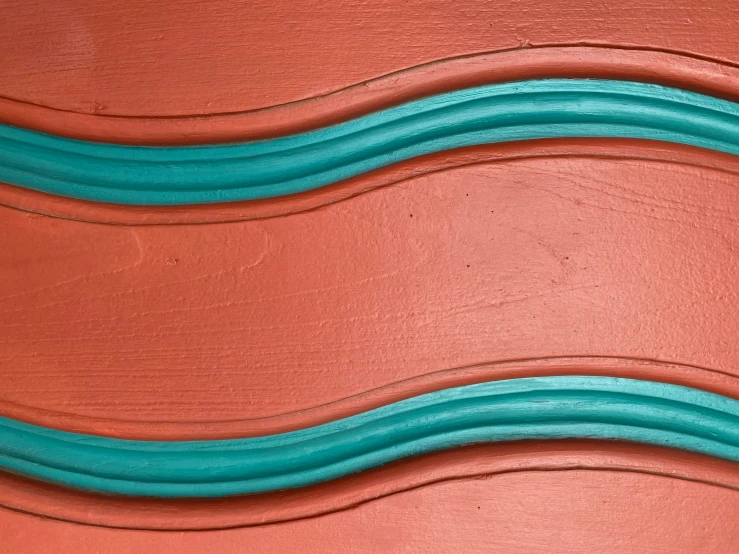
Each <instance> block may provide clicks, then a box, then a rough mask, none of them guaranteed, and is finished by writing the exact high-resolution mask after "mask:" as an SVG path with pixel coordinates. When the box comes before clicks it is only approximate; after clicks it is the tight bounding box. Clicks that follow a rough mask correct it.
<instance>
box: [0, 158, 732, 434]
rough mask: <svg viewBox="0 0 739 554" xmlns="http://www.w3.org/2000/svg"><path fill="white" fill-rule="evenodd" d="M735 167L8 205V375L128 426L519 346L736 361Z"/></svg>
mask: <svg viewBox="0 0 739 554" xmlns="http://www.w3.org/2000/svg"><path fill="white" fill-rule="evenodd" d="M735 182H736V178H735V177H734V176H733V175H731V174H727V173H724V172H721V171H714V170H707V169H702V168H701V169H699V168H694V167H691V166H682V165H674V164H665V163H661V162H645V161H640V160H634V161H629V160H604V159H581V158H571V159H557V160H551V159H531V160H519V161H511V162H503V163H499V164H480V165H472V166H469V167H465V168H460V169H457V170H454V171H452V172H445V173H436V174H431V175H426V176H421V177H417V178H415V179H412V180H409V181H405V182H403V183H401V184H398V185H395V186H392V187H386V188H382V189H378V190H375V191H373V192H371V193H368V194H365V195H362V196H359V197H355V198H353V199H351V200H349V201H347V202H343V203H338V204H333V205H330V206H326V207H324V208H321V209H317V210H313V211H308V212H303V213H300V214H295V215H291V216H290V217H286V218H273V219H268V220H262V221H248V222H241V223H232V224H223V225H214V226H164V227H128V228H126V227H115V226H105V225H92V224H88V223H81V222H73V221H66V220H61V219H56V218H49V217H43V216H38V215H34V214H24V213H21V212H18V211H15V210H10V209H6V208H4V209H3V211H2V219H3V226H2V232H3V233H4V234H5V238H4V242H5V244H7V245H9V246H8V247H6V248H4V249H3V251H2V254H1V255H2V257H3V261H2V264H3V267H4V268H5V269H4V271H3V273H2V278H3V285H2V288H3V292H4V294H3V297H2V307H3V309H2V312H1V315H0V317H1V318H2V320H1V324H2V334H3V336H4V338H5V340H4V342H3V345H2V347H1V348H0V366H1V367H2V368H3V379H4V381H3V382H4V386H3V390H2V397H3V400H4V401H5V402H8V403H15V404H23V405H26V406H31V407H33V408H37V409H39V410H50V411H53V412H62V413H71V414H76V415H82V416H87V417H93V418H101V419H106V420H109V421H110V425H109V426H106V427H105V429H106V430H105V431H104V432H105V433H106V434H117V433H125V432H126V431H125V430H124V428H121V429H117V428H116V424H115V421H116V420H123V421H135V422H140V423H141V424H142V427H141V428H143V427H146V426H149V427H151V426H154V425H153V424H155V423H156V422H164V423H168V422H174V423H177V422H179V423H182V422H187V423H200V424H204V427H201V429H202V428H206V429H207V428H208V427H210V428H211V429H212V428H214V427H217V422H220V421H224V420H243V419H251V418H262V417H267V416H274V415H277V414H282V413H285V412H293V411H296V410H303V409H307V408H312V407H315V406H319V405H322V404H325V403H327V402H333V401H336V400H339V399H342V398H347V397H350V396H353V395H357V394H361V393H364V392H366V391H368V390H371V389H375V388H377V387H381V386H385V385H389V384H391V383H395V382H398V381H402V380H406V379H410V378H413V377H418V376H421V375H425V374H429V373H433V372H438V371H441V370H447V369H453V368H460V367H465V366H472V365H476V364H486V363H491V362H496V361H504V360H512V359H521V358H537V357H551V356H571V355H585V356H592V355H595V356H603V355H606V356H621V357H628V358H639V359H662V360H667V361H674V362H678V363H682V364H687V365H693V366H699V367H709V368H713V369H716V370H719V371H722V372H724V373H727V374H729V375H736V371H737V364H736V361H737V352H736V341H735V333H734V330H735V326H736V321H737V317H738V314H737V302H736V296H737V292H738V291H737V290H736V287H737V282H736V279H734V275H735V274H736V271H737V267H736V265H737V256H736V241H737V239H738V238H739V237H737V236H736V234H737V231H736V220H737V214H736V213H735V212H736V208H735V207H736V206H739V198H737V188H736V186H735ZM706 245H710V248H707V247H706ZM147 422H148V423H147ZM129 429H130V427H129ZM185 432H187V431H185ZM208 432H209V431H205V433H206V434H207V433H208Z"/></svg>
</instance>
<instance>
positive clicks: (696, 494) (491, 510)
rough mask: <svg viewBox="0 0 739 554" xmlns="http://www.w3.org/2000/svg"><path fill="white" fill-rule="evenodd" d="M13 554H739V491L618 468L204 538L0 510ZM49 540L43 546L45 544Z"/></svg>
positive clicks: (442, 489) (440, 494) (516, 476)
mask: <svg viewBox="0 0 739 554" xmlns="http://www.w3.org/2000/svg"><path fill="white" fill-rule="evenodd" d="M0 517H1V518H2V519H1V520H0V521H1V522H2V524H0V540H2V544H3V547H4V548H7V549H8V551H9V552H19V551H20V552H28V553H29V554H32V553H35V552H39V553H42V552H48V550H49V545H53V547H54V549H55V550H56V551H57V552H76V553H80V554H84V553H93V552H94V553H96V554H108V553H111V554H112V553H116V554H122V553H127V552H131V553H136V554H140V553H149V552H151V553H154V552H204V551H209V552H211V551H218V552H224V553H231V552H233V553H236V552H239V553H245V552H255V553H260V554H262V553H265V552H306V553H307V552H327V553H330V552H336V553H344V552H347V551H350V552H378V553H380V552H405V553H413V554H415V553H422V552H423V553H428V552H440V553H441V552H450V551H463V552H506V553H514V554H515V553H521V554H524V553H529V552H532V551H537V552H546V551H554V552H558V553H567V554H575V553H578V554H579V553H582V554H586V553H590V552H602V553H606V554H610V553H613V554H617V553H621V552H624V549H627V550H628V549H630V548H631V547H633V546H634V545H638V550H639V552H645V553H650V554H652V553H654V554H657V553H659V554H667V553H670V554H675V553H685V554H696V553H706V554H708V553H715V552H732V551H733V550H734V548H735V546H736V541H737V537H738V536H739V529H738V528H737V517H739V493H737V492H736V491H733V490H728V489H724V488H719V487H713V486H707V485H705V484H703V483H695V482H689V481H682V480H677V479H670V478H667V477H660V476H652V475H644V474H635V473H626V472H618V471H617V472H609V471H583V470H574V471H567V472H551V471H550V472H523V473H513V474H504V475H496V476H493V477H490V478H484V479H470V480H462V481H454V482H449V483H439V484H436V485H432V486H429V487H424V488H420V489H416V490H413V491H409V492H406V493H402V494H399V495H395V496H391V497H388V498H384V499H381V500H378V501H376V502H372V503H368V504H364V505H361V506H358V507H356V508H354V509H352V510H347V511H343V512H338V513H333V514H329V515H327V516H323V517H318V518H313V519H304V520H298V521H295V522H289V523H283V524H280V525H268V526H263V527H256V528H244V529H233V530H227V531H211V532H198V533H183V532H169V533H162V532H151V531H148V532H147V531H131V530H116V529H103V528H95V527H85V526H76V525H70V524H69V523H63V522H58V521H52V520H45V519H42V518H36V517H33V516H30V515H25V514H19V513H15V512H10V511H2V512H0ZM39 537H43V540H38V539H39Z"/></svg>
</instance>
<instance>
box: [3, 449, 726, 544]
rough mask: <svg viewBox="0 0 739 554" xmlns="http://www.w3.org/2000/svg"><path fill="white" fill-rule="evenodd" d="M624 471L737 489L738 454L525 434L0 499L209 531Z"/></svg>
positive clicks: (26, 482) (135, 525) (15, 480)
mask: <svg viewBox="0 0 739 554" xmlns="http://www.w3.org/2000/svg"><path fill="white" fill-rule="evenodd" d="M571 470H591V471H624V472H631V473H638V474H643V475H656V476H662V477H666V478H671V479H681V480H687V481H692V482H697V483H702V484H704V485H706V486H720V487H725V488H728V489H733V490H739V472H737V466H736V464H735V463H734V462H728V461H725V460H719V459H716V458H712V457H709V456H703V455H700V454H695V453H692V452H686V451H681V450H676V449H671V448H661V447H656V446H647V445H640V444H636V443H626V442H613V441H610V442H607V441H593V440H570V441H563V440H558V441H519V442H514V443H497V444H478V445H471V446H465V447H461V448H455V449H450V450H445V451H441V452H434V453H431V454H425V455H421V456H414V457H411V458H406V459H403V460H399V461H397V462H393V463H390V464H387V465H385V466H382V467H378V468H376V469H372V470H369V471H365V472H362V473H358V474H354V475H349V476H346V477H343V478H340V479H336V480H334V481H331V482H329V483H322V484H318V485H313V486H309V487H303V488H299V489H291V490H283V491H278V492H273V493H266V494H251V495H242V496H231V497H227V498H200V499H168V498H135V497H130V496H116V495H103V494H95V493H88V492H84V491H79V490H75V489H71V488H66V487H57V486H55V485H52V484H48V483H44V482H42V481H35V480H32V479H26V478H23V477H18V476H15V475H12V474H10V473H5V472H2V471H0V506H2V507H5V508H9V509H13V510H18V511H21V512H24V513H31V514H37V515H42V516H44V517H50V518H54V519H59V520H63V521H71V522H75V523H83V524H87V525H97V526H104V527H116V528H125V529H155V530H205V529H226V528H233V527H242V526H258V525H265V524H271V523H280V522H285V521H294V520H296V519H304V518H309V517H315V516H319V515H324V514H328V513H333V512H337V511H340V510H343V509H347V508H353V507H355V506H358V505H360V504H362V503H366V502H371V501H376V500H379V499H382V498H384V497H388V496H391V495H395V494H402V493H403V492H405V491H409V490H413V489H416V488H419V487H426V486H432V485H434V484H437V483H444V482H449V481H458V480H462V479H475V478H479V477H487V476H494V475H500V474H505V473H514V472H521V471H523V472H526V471H571Z"/></svg>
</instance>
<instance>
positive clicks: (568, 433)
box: [0, 377, 739, 497]
mask: <svg viewBox="0 0 739 554" xmlns="http://www.w3.org/2000/svg"><path fill="white" fill-rule="evenodd" d="M563 438H597V439H618V440H629V441H633V442H638V443H644V444H651V445H656V446H667V447H672V448H678V449H683V450H689V451H693V452H697V453H702V454H707V455H711V456H715V457H719V458H724V459H727V460H732V461H739V401H738V400H734V399H730V398H726V397H722V396H719V395H716V394H712V393H708V392H704V391H699V390H695V389H690V388H687V387H682V386H678V385H668V384H662V383H655V382H649V381H639V380H632V379H622V378H613V377H542V378H524V379H512V380H508V381H496V382H491V383H482V384H477V385H468V386H464V387H457V388H452V389H446V390H442V391H437V392H433V393H428V394H424V395H421V396H417V397H415V398H411V399H408V400H403V401H400V402H396V403H394V404H390V405H388V406H384V407H382V408H377V409H375V410H371V411H369V412H365V413H362V414H359V415H355V416H351V417H348V418H345V419H342V420H338V421H334V422H332V423H328V424H324V425H319V426H316V427H312V428H307V429H302V430H300V431H293V432H289V433H283V434H278V435H271V436H265V437H256V438H248V439H234V440H217V441H186V442H146V441H129V440H121V439H111V438H104V437H94V436H86V435H78V434H73V433H67V432H63V431H56V430H51V429H45V428H41V427H36V426H33V425H29V424H26V423H21V422H17V421H13V420H8V419H2V420H0V468H2V469H6V470H8V471H11V472H15V473H20V474H22V475H26V476H29V477H34V478H38V479H41V480H46V481H51V482H54V483H58V484H63V485H68V486H72V487H77V488H82V489H86V490H89V491H95V492H103V493H113V494H123V495H133V496H158V497H217V496H229V495H235V494H248V493H258V492H268V491H273V490H279V489H286V488H295V487H302V486H307V485H311V484H315V483H320V482H323V481H328V480H331V479H336V478H339V477H342V476H345V475H349V474H352V473H356V472H360V471H363V470H367V469H370V468H373V467H377V466H380V465H383V464H387V463H389V462H392V461H394V460H398V459H401V458H405V457H408V456H414V455H418V454H423V453H428V452H434V451H438V450H443V449H448V448H452V447H457V446H461V445H465V444H470V443H475V442H498V441H512V440H524V439H563Z"/></svg>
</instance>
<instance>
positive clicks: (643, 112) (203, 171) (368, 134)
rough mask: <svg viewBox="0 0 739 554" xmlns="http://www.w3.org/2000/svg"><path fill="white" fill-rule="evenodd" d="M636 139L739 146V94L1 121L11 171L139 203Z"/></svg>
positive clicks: (591, 86)
mask: <svg viewBox="0 0 739 554" xmlns="http://www.w3.org/2000/svg"><path fill="white" fill-rule="evenodd" d="M574 137H580V138H587V137H607V138H633V139H647V140H656V141H663V142H673V143H680V144H687V145H691V146H696V147H700V148H706V149H711V150H716V151H721V152H726V153H730V154H735V155H736V154H739V104H737V103H734V102H731V101H728V100H722V99H719V98H714V97H711V96H707V95H703V94H699V93H695V92H689V91H684V90H680V89H676V88H671V87H665V86H661V85H654V84H647V83H639V82H631V81H613V80H598V79H592V80H588V79H543V80H528V81H518V82H511V83H503V84H493V85H486V86H481V87H475V88H470V89H464V90H458V91H454V92H449V93H445V94H439V95H435V96H430V97H427V98H424V99H421V100H417V101H413V102H409V103H406V104H402V105H400V106H396V107H393V108H389V109H386V110H382V111H378V112H374V113H370V114H367V115H365V116H362V117H359V118H356V119H353V120H351V121H348V122H345V123H341V124H338V125H333V126H330V127H325V128H322V129H318V130H316V131H311V132H307V133H301V134H296V135H291V136H287V137H282V138H277V139H271V140H265V141H256V142H244V143H233V144H222V145H200V146H185V147H155V146H125V145H115V144H103V143H93V142H85V141H79V140H73V139H67V138H62V137H57V136H52V135H46V134H42V133H39V132H35V131H30V130H25V129H20V128H15V127H10V126H7V125H0V181H2V182H6V183H9V184H12V185H16V186H21V187H25V188H29V189H33V190H38V191H42V192H46V193H51V194H56V195H61V196H66V197H72V198H77V199H82V200H91V201H98V202H112V203H118V204H130V205H152V206H155V205H187V204H202V203H213V202H233V201H243V200H253V199H264V198H273V197H278V196H284V195H288V194H294V193H300V192H306V191H310V190H315V189H317V188H320V187H323V186H327V185H330V184H334V183H337V182H339V181H342V180H344V179H348V178H350V177H354V176H357V175H361V174H364V173H367V172H369V171H373V170H376V169H379V168H382V167H386V166H388V165H391V164H394V163H397V162H401V161H404V160H409V159H412V158H415V157H418V156H422V155H425V154H431V153H435V152H440V151H445V150H450V149H453V148H460V147H465V146H473V145H480V144H494V143H503V142H512V141H523V140H532V139H545V138H574Z"/></svg>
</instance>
